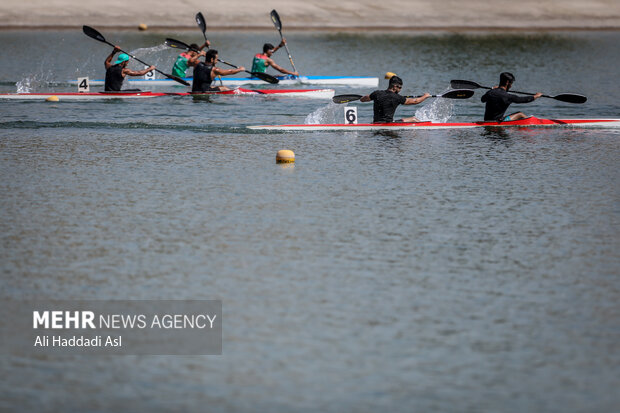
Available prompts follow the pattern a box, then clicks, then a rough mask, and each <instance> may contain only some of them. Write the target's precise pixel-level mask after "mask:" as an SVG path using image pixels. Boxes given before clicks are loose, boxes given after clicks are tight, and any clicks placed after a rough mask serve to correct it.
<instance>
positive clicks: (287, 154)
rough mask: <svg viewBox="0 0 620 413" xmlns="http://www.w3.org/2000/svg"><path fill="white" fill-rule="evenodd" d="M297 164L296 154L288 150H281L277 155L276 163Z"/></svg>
mask: <svg viewBox="0 0 620 413" xmlns="http://www.w3.org/2000/svg"><path fill="white" fill-rule="evenodd" d="M291 162H295V153H293V151H289V150H288V149H281V150H279V151H278V153H277V154H276V163H291Z"/></svg>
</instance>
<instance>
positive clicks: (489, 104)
mask: <svg viewBox="0 0 620 413" xmlns="http://www.w3.org/2000/svg"><path fill="white" fill-rule="evenodd" d="M514 81H515V77H514V75H513V74H512V73H509V72H502V73H500V75H499V87H498V86H496V87H494V88H493V89H491V90H489V91H488V92H487V93H485V94H484V95H482V97H481V98H480V100H481V101H482V102H483V103H485V104H486V105H485V109H484V120H485V121H496V122H507V121H511V120H520V119H526V118H528V116H527V115H526V114H524V113H523V112H515V113H512V114H510V115H507V116H505V115H504V114H505V113H506V110H508V106H510V104H511V103H529V102H533V101H534V100H536V99H538V98H539V97H541V96H542V95H543V94H542V93H540V92H539V93H536V94H535V95H533V96H517V95H514V94H512V93H508V91H509V90H510V88H511V87H512V84H513V83H514Z"/></svg>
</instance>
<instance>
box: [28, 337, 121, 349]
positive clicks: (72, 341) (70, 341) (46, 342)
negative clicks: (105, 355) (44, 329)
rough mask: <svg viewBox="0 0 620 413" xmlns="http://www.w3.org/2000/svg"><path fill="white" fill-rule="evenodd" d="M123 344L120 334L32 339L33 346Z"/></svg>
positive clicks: (110, 345)
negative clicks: (115, 335)
mask: <svg viewBox="0 0 620 413" xmlns="http://www.w3.org/2000/svg"><path fill="white" fill-rule="evenodd" d="M122 345H123V337H122V336H117V337H114V336H106V338H105V339H103V338H102V336H95V337H91V338H87V337H84V336H72V337H70V338H64V337H62V336H52V337H51V339H50V337H49V336H37V337H36V339H35V340H34V347H121V346H122Z"/></svg>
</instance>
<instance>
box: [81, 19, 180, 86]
mask: <svg viewBox="0 0 620 413" xmlns="http://www.w3.org/2000/svg"><path fill="white" fill-rule="evenodd" d="M87 28H88V29H87ZM82 30H83V31H84V34H86V35H87V36H88V37H90V38H92V39H95V40H98V41H100V42H103V43H105V44H108V45H110V46H112V47H114V48H116V45H114V44H112V43H110V42H108V41H107V40H106V39H105V37H103V36H102V35H101V33H99V32H98V31H97V30H95V29H93V28H92V27H89V26H83V28H82ZM119 51H120V52H122V53H125V54H126V55H127V56H129V57H131V58H132V59H134V60H136V61H138V62H140V63H142V64H143V65H146V66H153V65H150V64H148V63H146V62H144V61H142V60H140V59H138V58H137V57H136V56H134V55H132V54H131V53H127V52H126V51H124V50H123V49H119ZM154 70H155V71H156V72H157V73H160V74H162V75H164V76H166V77H167V78H168V79H172V80H174V81H176V82H179V83H181V84H182V85H184V86H190V84H189V83H187V82H186V81H185V80H183V79H181V78H179V77H177V76H173V75H170V74H168V73H164V72H162V71H161V70H159V69H157V68H155V69H154Z"/></svg>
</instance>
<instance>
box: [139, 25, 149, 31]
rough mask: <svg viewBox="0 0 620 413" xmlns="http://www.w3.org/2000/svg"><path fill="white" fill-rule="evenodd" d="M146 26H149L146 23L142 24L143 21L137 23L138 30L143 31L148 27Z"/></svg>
mask: <svg viewBox="0 0 620 413" xmlns="http://www.w3.org/2000/svg"><path fill="white" fill-rule="evenodd" d="M148 28H149V26H147V25H146V24H144V23H140V24H139V25H138V30H141V31H144V30H146V29H148Z"/></svg>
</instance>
